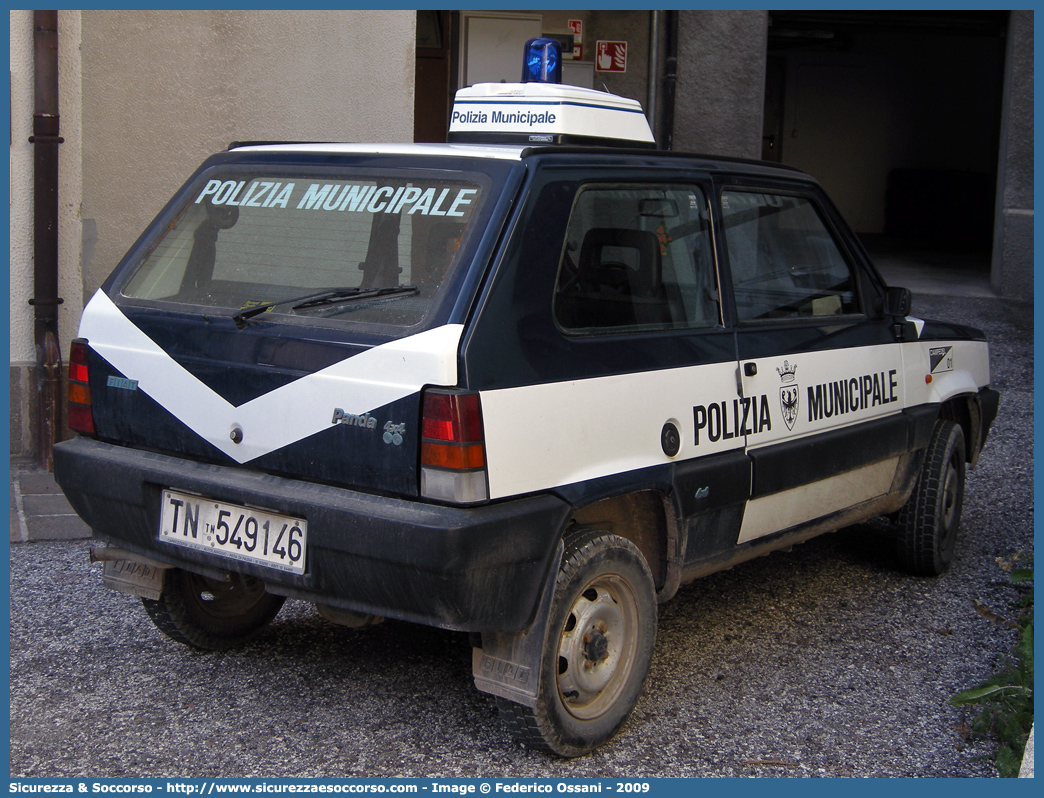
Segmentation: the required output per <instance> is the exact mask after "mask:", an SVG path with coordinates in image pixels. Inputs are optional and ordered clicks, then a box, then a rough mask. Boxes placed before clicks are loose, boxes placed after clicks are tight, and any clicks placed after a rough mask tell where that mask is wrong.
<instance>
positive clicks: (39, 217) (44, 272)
mask: <svg viewBox="0 0 1044 798" xmlns="http://www.w3.org/2000/svg"><path fill="white" fill-rule="evenodd" d="M33 59H34V61H33V72H34V83H35V86H34V93H35V110H34V112H33V135H32V136H30V137H29V141H30V143H32V144H33V298H32V299H30V300H29V304H30V305H32V306H33V308H34V311H35V314H34V315H35V322H34V325H33V326H34V330H33V332H34V337H35V340H36V362H37V364H38V366H39V375H38V385H39V398H40V401H39V408H38V414H37V427H36V429H37V444H38V447H39V448H38V450H37V464H38V465H39V467H40V468H41V469H46V470H48V471H50V470H51V468H52V459H51V450H52V448H53V447H54V444H55V443H56V442H57V441H58V438H59V436H60V435H61V429H62V396H61V386H62V354H61V350H60V348H59V345H58V306H59V305H60V304H62V300H61V299H59V297H58V145H59V144H61V143H62V141H63V139H62V138H61V136H59V135H58V12H57V11H34V12H33Z"/></svg>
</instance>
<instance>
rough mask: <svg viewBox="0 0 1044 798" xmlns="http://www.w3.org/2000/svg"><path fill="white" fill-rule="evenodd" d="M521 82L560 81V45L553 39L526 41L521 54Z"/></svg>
mask: <svg viewBox="0 0 1044 798" xmlns="http://www.w3.org/2000/svg"><path fill="white" fill-rule="evenodd" d="M522 82H523V83H561V82H562V45H561V44H560V43H559V42H557V41H556V40H555V39H545V38H537V39H530V40H529V41H528V42H526V46H525V49H524V50H523V56H522Z"/></svg>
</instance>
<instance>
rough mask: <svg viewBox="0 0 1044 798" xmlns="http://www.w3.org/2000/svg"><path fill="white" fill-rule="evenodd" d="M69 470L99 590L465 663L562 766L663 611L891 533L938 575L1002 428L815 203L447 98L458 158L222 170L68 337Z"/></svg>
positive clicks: (539, 120)
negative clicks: (392, 643)
mask: <svg viewBox="0 0 1044 798" xmlns="http://www.w3.org/2000/svg"><path fill="white" fill-rule="evenodd" d="M69 362H70V367H69V380H70V382H69V386H70V387H69V391H70V394H69V403H68V413H69V424H70V426H71V427H72V428H74V429H75V430H76V431H78V433H79V435H78V436H76V437H75V438H74V439H73V440H70V441H67V442H65V443H62V444H60V445H59V446H57V447H56V449H55V453H54V462H55V473H56V476H57V479H58V482H59V483H60V485H61V486H62V488H63V490H64V491H65V493H66V495H67V496H68V497H69V500H70V502H71V503H72V505H73V507H74V508H75V509H76V511H77V512H78V513H79V514H80V515H81V516H82V517H83V519H84V520H85V521H86V522H87V523H88V524H89V525H90V526H91V528H92V530H93V532H94V535H95V536H96V537H97V538H99V539H100V540H102V541H105V542H106V543H108V547H106V548H100V549H97V550H95V552H94V556H95V557H96V558H98V559H101V560H104V562H105V571H104V579H105V582H106V584H108V585H109V586H110V587H113V588H116V589H119V590H124V591H128V592H131V593H134V594H137V595H139V596H141V598H142V601H143V603H144V605H145V610H146V611H147V612H148V614H149V615H150V616H151V618H152V620H153V621H155V623H156V625H157V626H158V627H159V628H160V630H162V631H163V632H165V633H166V634H167V635H169V636H170V637H172V638H174V639H175V640H178V641H180V642H182V643H186V644H188V645H191V646H196V647H198V648H203V649H221V648H224V647H227V646H230V645H233V644H236V643H239V642H242V641H244V640H246V639H248V638H250V637H251V636H252V635H254V634H255V633H257V632H258V630H259V629H261V628H262V627H263V626H264V625H265V624H267V623H268V622H269V621H271V620H272V618H273V616H275V615H276V613H277V612H278V610H279V608H280V605H281V604H282V603H283V601H284V599H285V598H286V597H292V598H297V599H303V600H305V601H309V602H314V603H315V604H316V605H317V606H318V607H319V610H320V612H321V613H322V614H323V615H324V616H326V617H328V618H330V619H331V620H334V621H338V622H341V623H345V624H348V625H353V626H358V625H363V624H365V623H367V622H368V621H370V620H373V619H375V618H395V619H401V620H405V621H413V622H417V623H421V624H429V625H432V626H436V627H440V628H444V629H452V630H463V631H467V632H470V633H472V635H471V639H472V641H473V645H474V657H473V671H474V679H475V684H476V686H477V687H478V689H480V690H482V691H485V692H487V693H491V694H492V695H493V696H495V698H496V702H497V704H498V706H499V708H500V712H501V715H502V717H503V718H504V719H505V720H506V721H507V723H508V724H509V725H510V727H511V729H512V731H513V733H514V734H515V735H516V736H517V737H518V738H520V739H521V740H523V741H524V742H525V743H526V744H528V745H531V746H535V747H538V748H542V749H545V750H548V751H551V752H553V753H555V754H558V755H561V756H576V755H579V754H583V753H585V752H587V751H590V750H591V749H592V748H594V747H596V746H598V745H600V744H602V743H603V742H605V741H606V740H608V739H609V738H610V737H611V736H612V735H613V734H614V733H615V732H616V731H617V730H618V729H619V727H620V725H621V724H622V723H623V721H624V720H625V718H626V717H627V715H628V713H629V712H630V711H631V709H632V707H633V706H634V704H635V702H636V700H637V698H638V696H639V693H640V691H641V689H642V685H643V682H644V680H645V677H646V673H647V671H648V668H649V662H650V658H651V655H652V650H653V642H654V638H655V631H656V614H657V609H656V608H657V603H658V602H663V601H666V600H668V599H669V598H671V596H672V595H673V594H674V593H675V592H676V591H677V590H678V587H679V585H681V584H683V583H685V582H687V581H690V580H692V579H694V578H696V577H699V576H701V575H704V574H708V573H711V572H713V571H716V570H719V569H722V568H726V567H730V566H733V565H735V564H737V563H739V562H741V561H744V560H748V559H750V558H753V557H756V556H759V555H762V554H765V553H767V552H769V551H771V550H774V549H780V548H784V547H788V546H791V545H793V544H795V543H798V542H801V541H804V540H807V539H809V538H811V537H813V536H815V535H818V534H820V533H823V532H826V531H829V530H834V529H837V528H839V527H842V526H846V525H851V524H855V523H857V522H862V521H865V520H867V519H869V518H871V517H875V516H881V515H888V516H892V518H893V521H894V530H895V550H896V555H895V556H896V559H897V562H898V564H900V565H901V566H902V567H903V568H905V569H908V570H910V571H912V572H914V573H918V574H928V575H932V574H939V573H941V572H942V571H944V570H945V569H946V567H947V565H948V564H949V563H950V561H951V558H952V557H953V556H954V546H955V539H956V535H957V530H958V525H959V522H960V515H961V498H962V491H963V489H964V481H965V469H966V467H968V466H970V465H973V464H974V463H975V462H976V459H977V458H978V456H979V452H980V450H981V449H982V446H983V444H984V442H985V440H986V436H987V432H988V430H989V428H990V424H991V422H992V421H993V419H994V417H995V415H996V411H997V404H998V395H997V393H996V392H995V391H993V390H991V389H990V387H989V383H990V374H989V365H988V351H987V344H986V341H985V339H984V336H983V334H982V333H981V332H979V331H977V330H974V329H969V328H967V327H962V326H959V325H956V324H948V323H940V322H932V321H924V320H921V319H918V318H915V317H914V316H911V315H910V294H909V292H908V291H905V290H903V289H901V288H890V287H888V286H886V285H885V283H884V282H883V281H882V279H881V277H880V276H879V274H878V273H877V271H876V270H875V268H874V266H873V264H872V263H871V262H870V260H869V258H868V256H867V253H866V251H865V250H864V249H863V247H862V246H861V244H860V242H859V240H858V239H857V238H856V236H855V235H853V234H852V232H851V231H850V230H849V228H848V227H847V226H846V224H845V222H844V221H843V220H842V218H841V216H840V215H839V213H838V211H837V210H836V209H835V207H834V206H833V205H832V204H831V202H830V200H829V199H828V198H827V197H826V196H825V194H824V192H823V191H822V189H821V188H820V186H819V185H818V184H817V183H816V181H815V180H814V179H812V178H811V177H809V176H807V175H805V174H803V173H801V172H799V171H796V170H794V169H789V168H785V167H780V166H773V165H768V164H764V163H757V162H747V161H739V160H731V159H717V158H706V157H698V156H693V155H682V154H677V153H673V152H661V151H657V150H656V149H655V148H654V144H653V138H652V136H651V134H650V132H649V127H648V125H647V123H646V122H645V118H644V116H643V115H642V113H641V108H640V107H639V106H638V104H637V103H635V102H633V101H630V100H625V99H623V98H619V97H615V96H612V95H609V94H605V93H602V92H597V91H591V90H585V89H578V88H574V87H566V86H561V85H554V84H544V83H533V82H527V83H519V84H485V85H478V86H474V87H471V88H468V89H464V90H461V91H460V92H459V93H458V95H457V101H456V104H455V106H454V109H453V113H452V123H451V128H450V134H449V142H448V143H447V144H444V145H389V144H371V145H366V144H260V145H233V146H231V147H230V148H229V150H228V151H227V152H223V153H221V154H218V155H215V156H213V157H211V158H210V159H208V160H207V161H206V162H205V163H204V164H203V165H202V166H201V167H200V168H199V170H198V171H197V172H196V173H195V174H194V175H192V177H191V178H190V179H189V180H188V182H187V183H186V184H185V185H184V187H183V188H182V189H180V190H179V191H178V192H177V194H176V195H175V196H174V197H173V199H172V200H171V201H170V203H169V204H168V205H167V206H166V207H165V208H164V209H163V210H162V211H161V212H160V214H159V216H157V218H156V220H155V221H154V222H153V223H152V224H151V225H150V226H149V228H148V229H147V230H146V231H145V233H144V234H143V235H142V236H141V237H140V238H139V239H138V241H137V242H136V243H135V244H134V245H133V247H132V248H131V250H130V251H129V252H128V254H127V255H126V257H125V258H124V259H123V260H122V261H121V262H120V263H119V265H118V266H117V267H116V269H115V271H114V272H113V274H112V276H111V277H110V278H109V279H108V280H107V281H106V282H105V284H104V285H103V286H102V287H101V289H100V290H99V291H98V292H97V293H96V294H95V295H94V297H93V298H92V299H91V301H90V303H89V304H88V305H87V307H86V308H85V310H84V312H83V317H82V322H81V325H80V330H79V338H78V339H77V340H76V341H74V343H73V345H72V351H71V356H70V361H69Z"/></svg>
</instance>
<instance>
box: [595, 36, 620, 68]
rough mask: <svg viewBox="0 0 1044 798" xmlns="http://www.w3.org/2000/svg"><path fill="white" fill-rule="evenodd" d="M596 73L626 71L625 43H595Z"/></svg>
mask: <svg viewBox="0 0 1044 798" xmlns="http://www.w3.org/2000/svg"><path fill="white" fill-rule="evenodd" d="M595 70H596V71H597V72H626V71H627V42H605V41H598V42H595Z"/></svg>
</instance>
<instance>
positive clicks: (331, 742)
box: [11, 297, 1033, 778]
mask: <svg viewBox="0 0 1044 798" xmlns="http://www.w3.org/2000/svg"><path fill="white" fill-rule="evenodd" d="M915 309H916V312H917V313H919V314H922V315H924V316H926V317H937V318H945V319H952V320H957V321H964V322H966V323H970V324H974V325H976V326H978V327H980V328H983V329H985V330H986V331H987V333H988V335H989V337H990V341H991V347H992V359H993V385H994V386H995V387H996V388H998V389H999V390H1000V391H1001V393H1002V400H1001V411H1000V416H999V418H998V419H997V422H996V423H995V425H994V428H993V433H992V436H991V440H990V442H989V445H988V446H987V448H986V451H985V452H984V454H983V456H982V459H981V461H980V464H979V467H978V468H977V469H975V470H974V471H971V472H969V477H968V484H967V493H966V499H965V505H964V517H963V521H962V538H961V539H960V541H959V542H958V550H957V557H956V560H955V562H954V565H953V567H952V568H951V570H950V571H949V572H948V573H947V574H946V575H944V576H943V577H941V578H938V579H919V578H914V577H909V576H905V575H902V574H899V573H897V572H896V570H895V568H894V565H895V561H894V556H893V554H892V549H891V544H890V542H889V540H888V539H887V537H886V536H885V529H884V528H883V526H882V525H881V524H874V525H867V526H861V527H853V528H850V529H847V530H843V531H841V532H839V533H837V534H833V535H826V536H823V537H821V538H818V539H816V540H814V541H811V542H809V543H807V544H805V545H802V546H799V547H797V548H795V549H794V550H793V551H792V552H789V553H780V554H774V555H772V556H770V557H766V558H762V559H760V560H757V561H755V562H751V563H748V564H745V565H743V566H740V567H738V568H736V569H734V570H732V571H727V572H723V573H720V574H716V575H713V576H710V577H707V578H704V579H702V580H699V581H697V582H695V583H693V584H691V585H689V586H686V587H683V588H682V589H681V591H680V592H679V594H678V596H677V597H676V598H675V599H674V600H673V601H671V602H670V603H669V604H667V605H666V606H663V607H661V614H660V623H659V637H658V641H657V646H656V654H655V658H654V661H653V666H652V670H651V673H650V674H649V678H648V680H647V682H646V687H645V693H644V695H643V697H642V699H641V700H640V701H639V703H638V706H637V708H636V709H635V712H634V714H633V715H632V716H631V718H630V720H629V721H628V723H627V724H626V725H625V726H624V729H623V730H622V732H621V733H620V734H619V735H618V736H617V737H616V738H615V739H614V740H613V741H611V742H610V743H609V744H608V745H606V746H605V747H603V748H602V749H600V750H599V751H596V752H595V753H593V754H591V755H589V756H587V757H583V758H581V759H579V760H574V761H570V762H564V761H559V760H555V759H552V758H550V757H548V756H545V755H543V754H539V753H536V752H533V751H530V750H527V749H524V748H522V747H520V746H518V745H517V744H515V743H513V742H512V740H511V739H510V738H509V737H508V735H507V734H506V733H505V731H504V730H503V729H502V728H501V726H500V723H499V721H498V719H497V715H496V709H495V707H494V705H493V702H492V700H491V699H489V698H487V697H486V696H483V695H482V694H480V693H478V692H477V691H476V690H475V689H474V688H473V687H472V685H471V665H470V658H471V649H470V648H469V646H468V640H467V636H466V635H462V634H456V633H449V632H442V631H439V630H435V629H428V628H425V627H420V626H413V625H409V624H405V623H398V622H391V621H389V622H386V623H384V624H381V625H379V626H376V627H372V628H370V629H368V630H363V631H352V630H349V629H345V628H342V627H338V626H335V625H333V624H330V623H328V622H326V621H325V620H323V619H321V618H320V617H319V616H318V614H317V613H316V612H315V611H314V609H313V608H312V607H311V606H310V605H307V604H304V603H301V602H287V604H286V606H285V607H284V609H283V611H282V612H281V613H280V615H279V617H278V618H277V619H276V621H275V623H273V624H272V625H271V626H270V627H269V628H268V629H267V630H266V631H265V632H264V633H263V634H262V635H261V636H260V637H259V638H258V639H257V640H256V641H255V642H254V643H252V644H251V645H249V646H247V647H245V648H243V649H240V650H237V651H235V652H232V653H224V654H203V653H198V652H195V651H192V650H189V649H188V648H185V647H183V646H180V645H178V644H176V643H174V642H172V641H170V640H168V639H167V638H165V637H163V636H162V635H161V634H160V633H159V632H158V631H157V630H156V629H155V628H154V627H153V626H152V624H151V622H150V621H149V620H148V618H147V617H146V615H145V613H144V611H143V610H142V608H141V606H140V604H139V603H138V601H137V600H136V599H134V598H133V597H130V596H125V595H120V594H116V593H111V592H109V591H107V590H105V589H104V588H102V587H101V584H100V582H101V577H100V566H94V567H93V568H91V567H90V566H88V563H87V547H88V543H87V542H85V541H77V542H63V543H36V544H24V545H16V546H13V547H12V551H11V775H12V776H15V777H18V776H23V777H201V778H213V777H265V778H275V777H320V776H322V777H345V776H359V777H362V776H366V777H378V776H408V777H433V776H441V777H495V776H501V777H503V776H510V777H520V778H522V777H556V778H557V777H624V776H628V777H655V776H664V777H691V776H857V777H862V776H932V777H963V776H995V775H996V772H995V770H994V768H993V766H992V764H991V763H990V762H991V761H990V756H989V755H990V750H989V747H988V746H986V745H984V744H981V743H976V742H972V741H969V740H968V739H967V738H966V728H965V724H966V722H967V720H968V717H967V715H966V713H965V711H963V710H960V709H955V708H953V707H951V706H949V704H948V703H947V700H948V699H949V698H950V697H951V696H952V695H953V694H954V693H956V692H958V691H959V690H962V689H966V688H968V687H971V686H974V685H975V684H977V683H978V682H979V681H980V680H982V679H983V678H984V677H986V676H987V675H989V674H990V673H991V672H992V671H994V670H995V669H996V668H997V666H998V665H999V663H1000V662H1001V661H1002V659H1003V657H1004V655H1005V654H1006V653H1007V652H1008V651H1009V650H1010V648H1011V644H1012V642H1013V636H1012V635H1013V633H1012V632H1011V631H1010V630H1009V629H1008V628H1007V627H1006V626H1004V625H1003V624H1002V623H999V622H997V621H996V620H991V619H990V618H989V617H987V616H988V614H989V613H986V614H984V613H983V612H980V611H979V610H977V609H976V602H978V603H979V605H980V608H989V610H991V611H993V612H995V613H997V614H999V615H1006V614H1007V613H1008V612H1009V609H1010V605H1011V603H1012V601H1013V600H1014V599H1015V598H1016V597H1017V595H1018V594H1017V591H1016V589H1015V588H1013V587H1012V586H1011V585H1010V584H1009V583H1008V581H1007V577H1006V575H1005V573H1004V572H1003V570H1002V569H1001V567H1000V565H999V564H998V559H999V558H1008V557H1010V555H1012V554H1013V553H1015V552H1020V551H1021V552H1027V553H1028V552H1031V551H1032V547H1033V457H1032V447H1033V331H1032V306H1030V305H1023V304H1015V303H1007V302H1002V301H1000V300H992V299H990V300H970V299H959V300H957V299H949V298H944V297H924V298H918V300H917V301H916V303H915Z"/></svg>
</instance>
